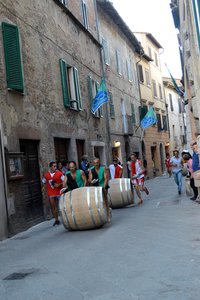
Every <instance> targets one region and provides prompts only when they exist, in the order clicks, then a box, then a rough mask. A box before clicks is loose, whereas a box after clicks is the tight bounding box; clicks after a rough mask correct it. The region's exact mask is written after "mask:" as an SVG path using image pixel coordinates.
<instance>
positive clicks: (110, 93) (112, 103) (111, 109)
mask: <svg viewBox="0 0 200 300" xmlns="http://www.w3.org/2000/svg"><path fill="white" fill-rule="evenodd" d="M108 97H109V106H110V117H111V119H114V118H115V107H114V102H113V94H112V92H108Z"/></svg>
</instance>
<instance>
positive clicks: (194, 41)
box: [170, 0, 200, 147]
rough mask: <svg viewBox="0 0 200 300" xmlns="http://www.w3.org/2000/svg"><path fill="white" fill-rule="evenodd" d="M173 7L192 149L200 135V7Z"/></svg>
mask: <svg viewBox="0 0 200 300" xmlns="http://www.w3.org/2000/svg"><path fill="white" fill-rule="evenodd" d="M170 6H171V10H172V16H173V19H174V25H175V27H176V28H177V29H178V30H179V34H178V41H179V46H180V55H181V62H182V71H183V79H182V83H183V85H184V88H185V104H186V116H187V137H188V147H189V143H190V141H191V140H192V139H195V138H196V137H197V136H198V135H199V134H200V118H199V116H200V101H199V99H200V3H199V1H198V0H191V1H187V0H172V1H171V3H170Z"/></svg>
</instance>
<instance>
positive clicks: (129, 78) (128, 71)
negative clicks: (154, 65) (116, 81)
mask: <svg viewBox="0 0 200 300" xmlns="http://www.w3.org/2000/svg"><path fill="white" fill-rule="evenodd" d="M126 71H127V78H128V81H130V82H131V70H130V61H128V60H126Z"/></svg>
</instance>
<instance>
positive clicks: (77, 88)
mask: <svg viewBox="0 0 200 300" xmlns="http://www.w3.org/2000/svg"><path fill="white" fill-rule="evenodd" d="M73 75H74V85H75V92H76V100H77V109H78V110H82V99H81V90H80V84H79V76H78V70H77V68H75V67H74V68H73Z"/></svg>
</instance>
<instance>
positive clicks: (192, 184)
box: [190, 178, 198, 198]
mask: <svg viewBox="0 0 200 300" xmlns="http://www.w3.org/2000/svg"><path fill="white" fill-rule="evenodd" d="M190 186H191V188H192V189H193V192H194V197H195V198H197V197H198V188H197V187H196V186H195V185H194V178H190Z"/></svg>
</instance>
